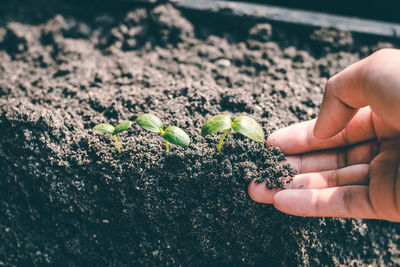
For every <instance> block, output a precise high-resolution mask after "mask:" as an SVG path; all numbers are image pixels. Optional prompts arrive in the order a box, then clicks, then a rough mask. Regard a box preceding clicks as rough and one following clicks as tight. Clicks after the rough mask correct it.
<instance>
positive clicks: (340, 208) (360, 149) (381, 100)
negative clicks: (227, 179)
mask: <svg viewBox="0 0 400 267" xmlns="http://www.w3.org/2000/svg"><path fill="white" fill-rule="evenodd" d="M267 145H274V146H278V147H279V148H281V150H282V151H283V152H284V153H285V154H286V155H288V156H287V162H288V163H290V164H291V165H292V167H293V168H294V169H296V170H297V171H298V174H297V175H296V176H295V177H293V180H292V182H291V183H289V184H287V185H286V186H285V188H286V189H284V190H281V191H280V190H277V189H275V190H268V189H267V188H266V186H265V184H256V183H254V181H253V182H251V183H250V185H249V189H248V191H249V195H250V197H251V198H252V199H253V200H254V201H257V202H262V203H272V204H273V205H274V206H275V208H277V209H278V210H280V211H282V212H285V213H288V214H292V215H297V216H318V217H344V218H369V219H383V220H389V221H396V222H400V50H395V49H383V50H380V51H378V52H376V53H374V54H372V55H371V56H369V57H367V58H365V59H363V60H361V61H359V62H357V63H355V64H353V65H351V66H349V67H348V68H346V69H345V70H343V71H341V72H340V73H339V74H337V75H335V76H333V77H332V78H331V79H329V81H328V83H327V85H326V89H325V93H324V97H323V100H322V105H321V110H320V114H319V116H318V119H317V120H311V121H306V122H303V123H299V124H296V125H292V126H289V127H286V128H283V129H280V130H278V131H276V132H274V133H272V134H271V135H270V136H269V138H268V139H267Z"/></svg>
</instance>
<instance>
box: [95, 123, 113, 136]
mask: <svg viewBox="0 0 400 267" xmlns="http://www.w3.org/2000/svg"><path fill="white" fill-rule="evenodd" d="M114 129H115V128H114V126H112V125H111V124H109V123H100V124H97V125H96V126H94V127H93V130H96V131H100V132H105V133H108V134H113V132H114Z"/></svg>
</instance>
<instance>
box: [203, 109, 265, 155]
mask: <svg viewBox="0 0 400 267" xmlns="http://www.w3.org/2000/svg"><path fill="white" fill-rule="evenodd" d="M231 128H233V130H235V131H236V132H238V133H240V134H242V135H244V136H246V137H247V138H250V139H251V140H253V141H255V142H262V141H263V140H264V132H263V130H262V128H261V126H260V125H259V124H258V123H257V122H256V121H255V120H254V119H252V118H250V117H247V116H239V117H237V118H236V119H234V120H233V122H232V120H231V118H230V117H229V116H228V115H223V114H220V115H215V116H213V117H211V118H209V119H208V120H207V121H206V123H205V124H204V125H203V128H202V129H201V136H203V137H204V136H207V135H209V134H213V133H216V132H220V131H224V134H223V135H222V137H221V140H219V143H218V148H217V150H218V152H219V151H221V146H222V142H223V141H224V138H225V136H226V135H227V134H228V132H229V130H230V129H231Z"/></svg>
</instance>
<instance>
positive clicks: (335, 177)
mask: <svg viewBox="0 0 400 267" xmlns="http://www.w3.org/2000/svg"><path fill="white" fill-rule="evenodd" d="M368 173H369V164H357V165H353V166H349V167H345V168H342V169H338V170H330V171H323V172H311V173H303V174H298V175H296V176H294V177H293V179H292V181H291V182H290V183H288V184H286V185H285V186H284V188H286V189H323V188H330V187H339V186H345V185H367V184H368V180H369V178H368Z"/></svg>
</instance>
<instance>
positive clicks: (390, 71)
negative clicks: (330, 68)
mask: <svg viewBox="0 0 400 267" xmlns="http://www.w3.org/2000/svg"><path fill="white" fill-rule="evenodd" d="M399 62H400V52H399V50H395V49H384V50H381V51H378V52H377V53H374V54H373V55H371V56H369V57H367V58H365V59H363V60H361V61H359V62H357V63H355V64H353V65H351V66H349V67H347V68H346V69H344V70H343V71H341V72H340V73H338V74H336V75H335V76H333V77H332V78H330V79H329V81H328V83H327V85H326V88H325V93H324V97H323V100H322V105H321V110H320V113H319V116H318V119H317V122H316V124H315V128H314V134H315V136H317V137H319V138H329V137H332V136H334V135H335V134H337V133H338V132H340V131H341V130H342V129H344V127H345V126H346V125H347V123H348V122H349V121H350V120H351V118H352V117H353V116H354V115H355V114H356V112H357V110H358V109H359V108H361V107H364V106H367V105H368V104H369V105H370V106H371V108H372V110H374V112H376V113H377V114H378V115H379V117H381V118H382V119H383V120H384V121H385V122H387V123H389V124H390V125H392V126H395V127H396V128H397V129H398V130H400V122H399V121H398V117H399V115H400V106H399V105H398V103H399V101H400V70H399V68H398V64H399Z"/></svg>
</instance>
